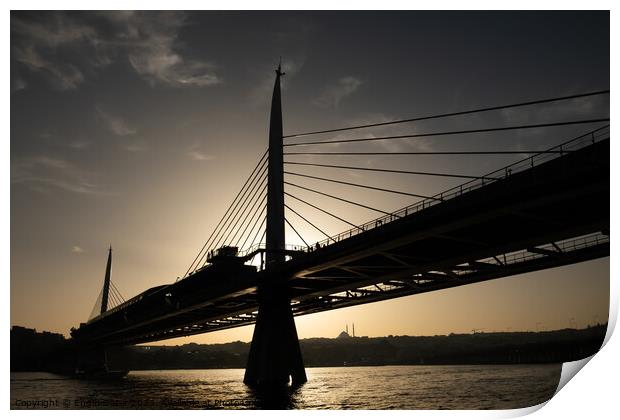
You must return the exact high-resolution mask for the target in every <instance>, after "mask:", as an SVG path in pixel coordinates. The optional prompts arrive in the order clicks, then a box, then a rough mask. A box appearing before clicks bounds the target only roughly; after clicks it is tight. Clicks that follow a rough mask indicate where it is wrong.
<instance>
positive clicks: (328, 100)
mask: <svg viewBox="0 0 620 420" xmlns="http://www.w3.org/2000/svg"><path fill="white" fill-rule="evenodd" d="M361 85H362V81H361V80H360V79H358V78H356V77H353V76H346V77H342V78H340V79H339V80H338V82H337V83H336V84H335V85H333V86H329V87H327V88H325V89H323V91H322V92H321V94H320V95H319V96H318V98H316V99H315V100H314V101H313V102H314V104H315V105H317V106H320V107H322V108H338V106H339V105H340V102H341V101H342V100H343V99H344V98H346V97H347V96H350V95H352V94H353V93H355V91H357V90H358V89H359V87H360V86H361Z"/></svg>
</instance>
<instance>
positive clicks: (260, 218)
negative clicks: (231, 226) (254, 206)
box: [239, 207, 266, 250]
mask: <svg viewBox="0 0 620 420" xmlns="http://www.w3.org/2000/svg"><path fill="white" fill-rule="evenodd" d="M261 209H262V210H261V212H260V215H259V216H258V218H257V219H256V221H255V222H254V226H252V228H251V229H250V232H249V233H248V236H246V238H245V239H244V241H243V244H241V247H240V248H239V249H241V250H244V249H245V243H246V242H247V240H248V239H249V238H250V236H251V235H252V232H254V228H255V227H256V224H257V223H258V222H259V220H262V221H263V222H264V218H263V214H264V213H265V211H266V208H265V207H261ZM263 222H261V224H260V225H259V227H258V230H257V231H256V235H254V239H253V241H254V240H256V236H258V232H260V228H261V227H262V226H263ZM253 245H254V243H250V245H249V246H253Z"/></svg>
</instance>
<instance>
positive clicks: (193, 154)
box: [187, 142, 215, 161]
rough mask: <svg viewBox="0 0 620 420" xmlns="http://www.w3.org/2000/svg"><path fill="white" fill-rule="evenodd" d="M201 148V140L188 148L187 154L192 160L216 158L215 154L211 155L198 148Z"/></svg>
mask: <svg viewBox="0 0 620 420" xmlns="http://www.w3.org/2000/svg"><path fill="white" fill-rule="evenodd" d="M199 148H200V142H196V143H194V144H193V145H192V146H191V147H190V148H189V149H188V150H187V156H189V158H190V159H192V160H198V161H207V160H213V159H215V156H213V155H209V154H206V153H203V152H201V151H200V150H198V149H199Z"/></svg>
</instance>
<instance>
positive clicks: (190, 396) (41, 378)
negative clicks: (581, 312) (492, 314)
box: [11, 364, 562, 409]
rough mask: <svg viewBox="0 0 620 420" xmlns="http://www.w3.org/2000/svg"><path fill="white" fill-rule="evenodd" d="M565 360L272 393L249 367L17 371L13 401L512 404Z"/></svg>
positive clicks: (536, 392) (540, 389)
mask: <svg viewBox="0 0 620 420" xmlns="http://www.w3.org/2000/svg"><path fill="white" fill-rule="evenodd" d="M561 366H562V365H561V364H553V365H511V366H490V365H485V366H376V367H375V366H372V367H329V368H307V369H306V373H307V376H308V383H306V384H305V385H303V386H302V387H300V388H299V389H296V390H287V391H285V392H283V393H281V394H279V395H268V396H267V395H263V394H260V393H257V392H254V391H253V390H252V389H250V388H248V387H247V386H245V385H244V384H243V374H244V370H243V369H208V370H168V371H135V372H130V373H129V375H128V376H127V377H126V378H124V379H122V380H114V381H112V380H110V381H101V380H99V381H95V380H77V379H72V378H67V377H63V376H59V375H54V374H49V373H39V372H36V373H11V408H13V409H18V408H26V407H25V404H27V402H31V403H32V402H34V401H40V402H39V403H38V404H39V405H38V406H37V407H36V408H43V406H42V404H43V401H50V400H51V402H48V403H47V404H48V406H49V408H60V409H63V408H115V409H137V408H147V409H165V408H174V409H182V408H217V409H230V408H236V409H239V408H241V409H247V408H251V409H257V408H276V409H277V408H280V409H282V408H298V409H508V408H521V407H527V406H531V405H535V404H539V403H541V402H544V401H546V400H548V399H549V398H551V396H553V393H554V392H555V389H556V387H557V384H558V381H559V379H560V373H561ZM54 401H57V403H56V404H55V403H54Z"/></svg>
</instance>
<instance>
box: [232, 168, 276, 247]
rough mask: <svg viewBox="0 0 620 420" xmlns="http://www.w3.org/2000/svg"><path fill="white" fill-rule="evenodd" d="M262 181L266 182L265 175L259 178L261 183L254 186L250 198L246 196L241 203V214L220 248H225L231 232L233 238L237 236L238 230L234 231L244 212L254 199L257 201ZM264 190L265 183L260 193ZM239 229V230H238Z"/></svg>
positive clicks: (265, 187)
mask: <svg viewBox="0 0 620 420" xmlns="http://www.w3.org/2000/svg"><path fill="white" fill-rule="evenodd" d="M263 179H265V180H266V179H267V176H266V175H265V176H264V177H261V181H260V182H258V183H257V184H256V186H255V187H254V188H255V189H254V191H253V194H252V196H251V197H250V196H248V197H247V198H246V199H245V201H244V202H243V204H242V205H241V207H239V210H241V214H240V215H239V218H238V219H237V220H236V221H235V223H234V224H233V225H232V228H231V230H230V231H229V232H228V234H227V235H226V237H225V238H224V239H223V240H222V244H221V246H226V244H227V242H228V238H229V237H230V235H231V234H232V233H233V232H234V235H233V238H234V237H235V236H236V235H237V233H238V230H237V231H235V229H237V225H239V223H240V222H241V218H242V217H243V215H244V214H245V213H246V211H247V210H248V209H250V206H251V205H252V204H253V203H254V200H255V198H256V199H258V198H257V196H256V194H258V192H259V191H261V189H260V185H261V183H262V182H263ZM265 189H267V184H266V183H265V185H264V187H263V189H262V191H265ZM261 194H262V192H261ZM248 199H249V200H250V201H249V203H248V204H247V206H246V202H247V201H248ZM235 217H236V216H235ZM239 229H240V228H239ZM231 241H232V240H231Z"/></svg>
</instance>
